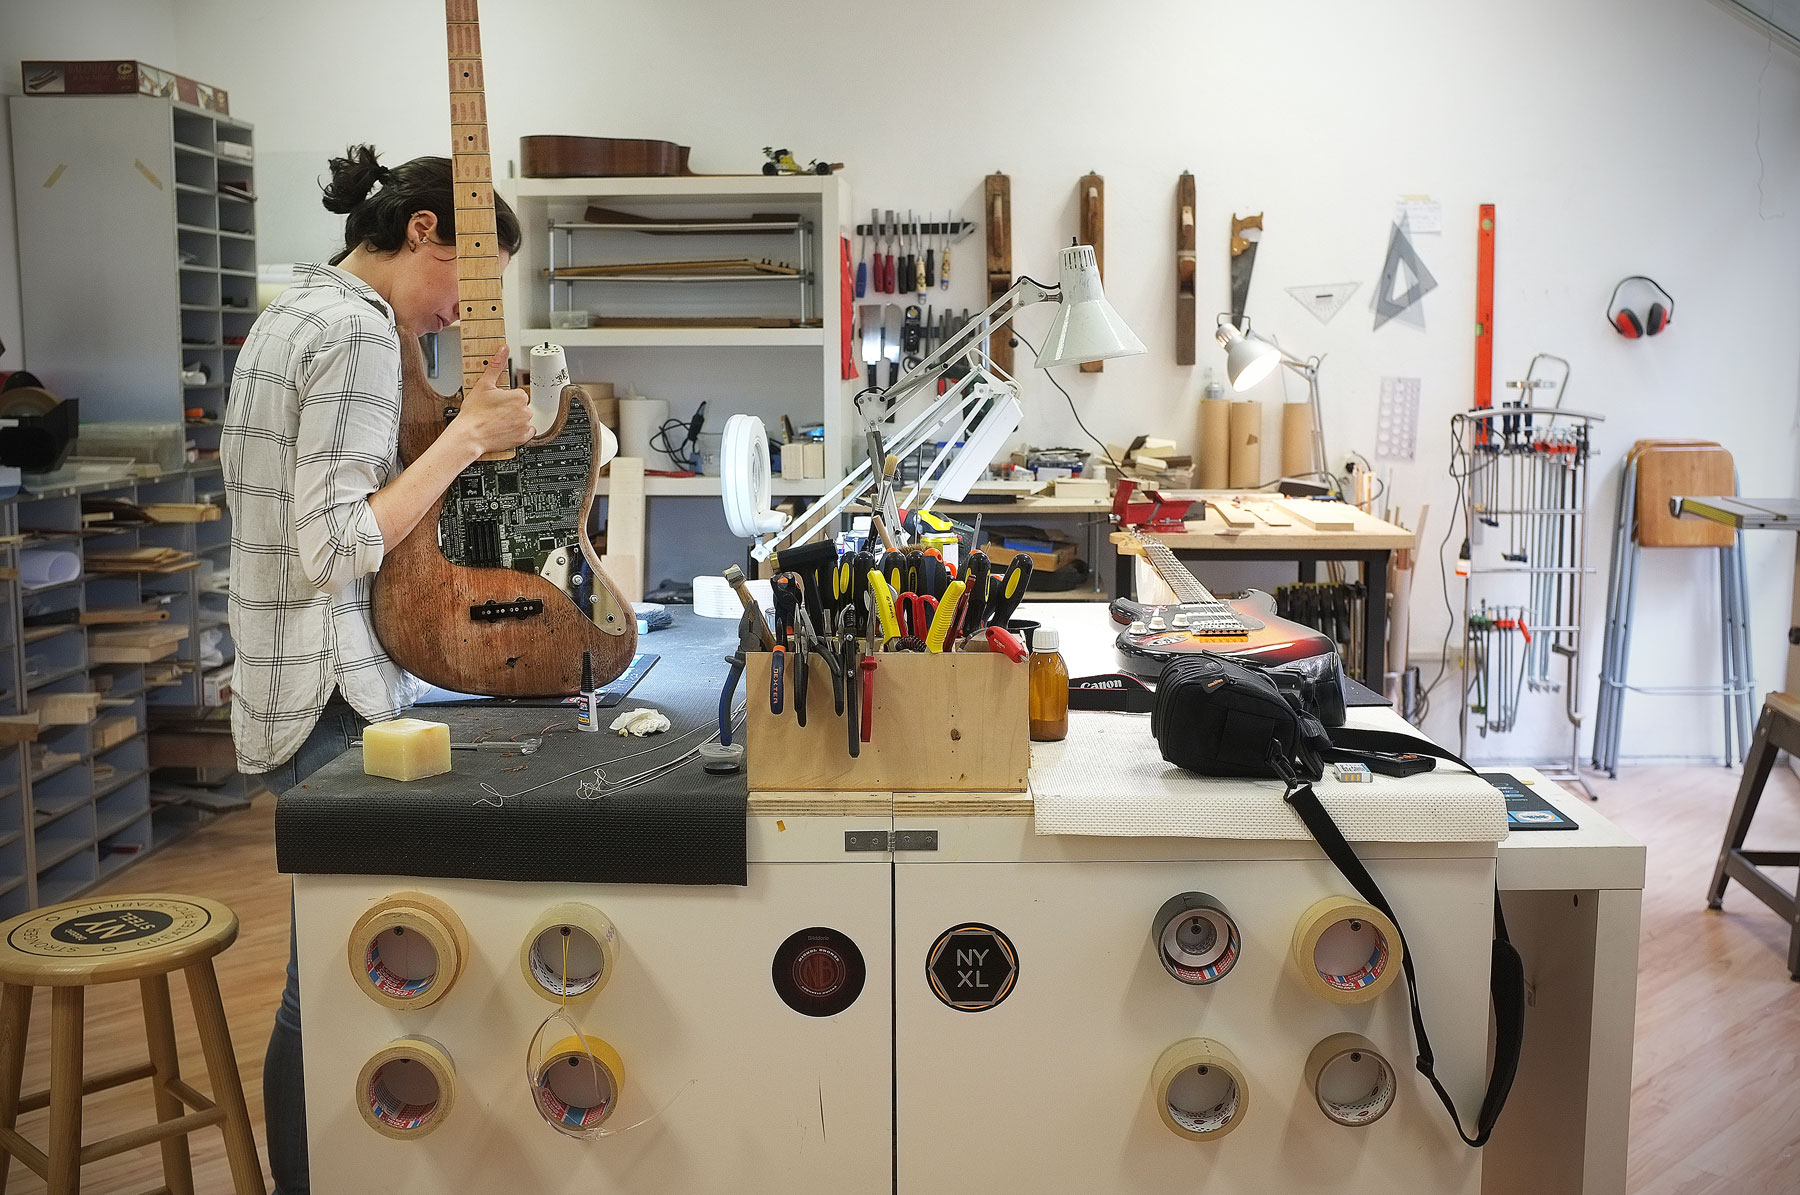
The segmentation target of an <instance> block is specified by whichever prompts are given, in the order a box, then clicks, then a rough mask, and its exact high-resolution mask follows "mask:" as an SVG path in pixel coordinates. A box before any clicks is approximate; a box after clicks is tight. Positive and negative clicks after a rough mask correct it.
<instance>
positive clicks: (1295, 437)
mask: <svg viewBox="0 0 1800 1195" xmlns="http://www.w3.org/2000/svg"><path fill="white" fill-rule="evenodd" d="M1312 430H1313V428H1312V407H1311V405H1309V404H1307V403H1303V402H1290V403H1283V404H1282V405H1281V475H1282V476H1283V477H1302V476H1304V475H1306V474H1308V473H1311V472H1312V471H1313V447H1312Z"/></svg>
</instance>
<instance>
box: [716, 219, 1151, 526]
mask: <svg viewBox="0 0 1800 1195" xmlns="http://www.w3.org/2000/svg"><path fill="white" fill-rule="evenodd" d="M1058 265H1059V274H1060V277H1059V280H1058V284H1057V285H1056V286H1045V285H1044V284H1043V283H1041V282H1036V281H1033V280H1032V279H1030V278H1020V279H1019V280H1018V281H1017V282H1015V283H1013V285H1012V287H1011V289H1009V290H1008V291H1007V292H1006V293H1005V294H1004V295H1001V296H1000V298H999V299H997V300H995V302H994V303H993V304H992V305H991V306H989V307H988V308H987V310H985V311H983V312H982V313H981V314H980V315H978V316H976V317H975V318H974V319H972V320H970V321H969V322H968V323H967V324H965V325H964V326H963V327H962V329H961V330H959V331H958V332H956V333H955V334H954V335H953V336H951V337H950V338H949V339H948V340H946V341H945V342H944V343H943V344H942V345H940V346H939V347H938V349H937V351H936V352H934V353H932V354H931V355H930V356H929V357H927V358H925V359H924V360H923V361H921V362H919V363H918V364H917V365H915V366H913V367H912V368H911V369H908V370H907V371H906V372H905V373H904V374H902V375H900V377H899V378H897V379H895V381H894V384H893V385H891V386H888V387H887V388H886V389H874V388H871V389H869V390H865V391H863V392H862V393H861V394H859V395H857V398H856V406H857V410H858V411H859V412H860V413H861V414H862V416H863V422H864V440H865V443H866V445H867V456H866V459H864V460H863V461H862V462H861V463H860V464H858V465H857V466H856V468H854V469H852V470H851V471H850V473H849V474H848V475H846V476H845V477H844V479H843V480H842V481H840V482H838V483H837V485H835V486H833V487H832V488H831V489H830V490H828V491H826V493H825V494H823V495H822V496H821V497H820V498H819V500H818V501H816V502H814V503H813V504H812V505H811V506H809V507H807V509H806V510H805V512H804V513H802V514H801V515H800V517H799V518H797V519H794V520H793V521H792V522H790V523H786V525H785V526H784V525H782V516H781V515H779V514H777V513H776V512H774V511H771V510H768V509H767V484H768V483H767V477H768V474H767V469H768V465H767V463H766V462H767V456H766V447H765V449H764V455H763V457H762V458H761V469H762V470H763V472H762V473H761V475H760V476H761V484H762V490H761V492H760V493H758V491H757V484H758V476H757V473H756V468H755V466H756V464H757V463H758V462H757V461H756V460H755V459H754V456H755V454H754V453H753V452H752V451H750V450H749V447H748V443H747V441H748V440H750V439H754V438H757V437H761V438H763V439H764V440H765V441H766V436H767V433H766V432H765V431H764V430H763V427H762V420H760V419H758V418H757V417H756V416H754V415H733V416H732V417H731V419H730V421H729V422H728V423H727V424H726V438H727V441H728V443H730V442H733V437H732V433H731V426H732V424H738V425H739V426H740V427H741V428H743V429H744V430H743V431H742V432H741V433H740V435H739V437H738V439H737V440H736V441H735V442H736V443H741V444H744V445H745V449H744V450H743V451H740V452H736V453H733V452H722V453H721V454H720V472H721V488H722V490H723V493H724V495H725V512H726V521H727V523H728V524H729V525H730V527H731V532H732V534H733V535H737V536H740V537H742V538H745V539H755V540H757V543H756V545H755V546H754V547H753V548H751V550H750V554H751V555H752V556H753V557H755V558H756V559H757V560H767V559H768V558H769V557H770V556H771V555H773V554H774V553H775V552H776V551H777V550H778V549H779V548H780V546H781V545H782V544H784V543H795V544H799V543H805V542H807V541H808V540H810V539H812V538H813V537H814V536H815V535H818V534H819V533H821V532H823V531H826V530H827V529H829V528H830V527H831V525H832V523H833V522H834V521H835V520H836V519H837V518H839V517H840V516H841V515H842V514H843V513H844V512H845V511H846V510H848V509H849V508H850V506H851V505H852V504H853V503H855V502H857V501H858V500H860V499H861V498H862V497H863V496H864V495H865V494H867V493H868V492H869V491H870V490H871V489H874V490H875V498H874V499H873V501H872V502H871V506H872V507H873V509H874V510H876V511H877V512H878V513H880V514H881V515H882V516H883V519H884V521H885V522H886V524H887V527H888V530H889V532H890V533H891V534H892V535H894V536H895V537H896V538H897V539H904V533H903V532H902V531H901V528H900V526H899V519H898V513H899V511H898V508H899V503H898V502H897V501H896V500H895V496H894V492H893V488H892V485H891V483H890V480H889V478H888V477H887V476H886V475H885V472H884V469H883V461H884V458H885V457H886V456H888V455H893V456H896V457H898V458H899V459H901V460H905V459H906V458H907V457H908V456H910V455H912V454H913V453H914V452H915V451H917V450H918V448H919V447H920V446H921V445H923V444H926V443H929V442H931V441H932V439H933V438H934V437H939V436H940V435H941V437H942V438H943V439H945V440H946V441H947V443H946V446H945V448H944V449H943V450H940V451H939V452H938V454H937V457H936V458H935V459H934V460H933V461H932V463H931V466H930V468H928V469H927V470H926V471H925V475H924V476H923V477H921V478H920V480H919V482H917V483H915V485H914V486H913V488H912V491H911V492H910V493H909V494H908V500H909V501H910V500H911V498H912V497H914V496H916V495H917V493H918V492H919V490H920V488H921V487H922V486H923V484H924V482H925V481H926V480H929V479H930V478H932V477H934V476H935V477H936V478H937V485H936V486H935V487H934V488H933V490H932V493H931V497H930V498H929V499H928V500H927V501H926V503H925V507H926V508H929V506H930V505H931V503H932V502H935V501H936V500H937V499H938V498H939V497H944V498H948V499H949V500H951V501H959V500H961V499H962V498H963V497H964V496H966V495H967V493H968V488H969V486H970V485H971V484H973V482H974V480H975V478H976V477H977V476H978V475H979V473H980V471H981V469H982V467H984V466H985V465H986V464H987V463H988V462H990V461H992V460H993V458H994V454H995V452H997V451H998V449H999V446H1000V445H1001V444H1002V443H1004V441H1005V439H1006V437H1008V436H1010V435H1011V434H1012V433H1013V431H1014V430H1016V429H1017V428H1018V425H1019V418H1020V416H1021V415H1022V414H1023V407H1021V406H1020V405H1019V397H1018V386H1017V383H1015V382H1014V381H1013V379H1012V378H1010V377H1009V376H1007V374H1006V372H1005V371H1004V370H1002V369H1000V368H999V367H998V366H997V365H995V364H994V363H993V361H992V360H991V359H990V358H989V357H988V354H987V348H986V345H987V343H988V339H989V338H990V337H991V336H993V335H994V334H995V333H996V332H998V331H999V329H1000V327H1001V325H1003V324H1005V323H1006V322H1007V321H1008V320H1010V319H1011V318H1012V317H1013V316H1014V314H1016V313H1017V312H1018V311H1019V309H1020V308H1023V307H1029V306H1030V305H1032V304H1033V303H1057V304H1059V308H1058V310H1057V313H1056V319H1055V321H1054V322H1053V323H1052V324H1051V325H1050V332H1049V335H1048V336H1047V337H1046V338H1045V340H1044V348H1043V350H1042V351H1041V352H1040V353H1039V354H1038V358H1037V366H1038V368H1039V369H1048V368H1050V367H1051V366H1055V365H1075V364H1079V363H1081V362H1084V361H1104V360H1107V359H1108V358H1111V357H1130V356H1137V355H1139V354H1141V353H1143V352H1144V351H1145V350H1144V344H1143V342H1142V341H1141V340H1139V339H1138V338H1137V337H1136V336H1135V335H1133V334H1132V331H1131V329H1130V328H1129V327H1127V326H1126V324H1125V321H1124V320H1123V319H1122V318H1120V316H1119V313H1118V312H1117V311H1115V310H1113V307H1112V304H1110V303H1108V302H1107V301H1106V296H1105V294H1104V293H1103V292H1102V289H1101V285H1100V269H1099V266H1098V265H1097V264H1096V263H1095V261H1094V250H1093V248H1092V247H1091V246H1088V245H1071V246H1070V247H1069V248H1067V249H1064V250H1063V251H1062V255H1061V260H1060V261H1059V263H1058ZM964 359H967V360H968V362H969V365H970V368H969V372H968V374H967V375H966V376H964V377H963V378H962V379H960V380H959V381H956V382H954V383H952V384H951V385H950V387H949V388H948V389H947V390H946V391H945V392H944V393H943V394H938V393H937V389H936V387H937V382H938V379H939V378H942V377H943V376H944V375H945V374H946V373H948V372H949V370H950V368H951V367H952V366H954V365H955V364H956V363H957V362H959V361H962V360H964ZM921 397H929V399H930V401H929V402H928V403H926V404H925V405H924V406H923V407H921V408H919V409H918V410H917V412H916V413H913V412H912V411H911V408H912V406H913V405H914V403H915V400H917V399H919V398H921ZM903 414H910V415H911V418H910V419H909V420H908V422H907V423H906V424H905V426H903V427H901V428H899V430H897V431H895V432H894V433H893V434H892V435H890V436H887V437H886V438H885V439H884V438H883V436H882V435H881V431H880V428H881V424H883V423H886V422H890V421H897V420H898V419H899V418H900V417H901V416H902V415H903ZM740 420H741V421H743V422H742V423H739V421H740ZM959 437H960V438H962V439H963V441H964V444H963V447H962V449H961V450H959V451H954V452H953V451H952V446H953V445H954V444H955V443H956V441H957V439H958V438H959ZM984 453H985V455H983V454H984ZM940 469H941V471H940ZM765 537H766V538H765Z"/></svg>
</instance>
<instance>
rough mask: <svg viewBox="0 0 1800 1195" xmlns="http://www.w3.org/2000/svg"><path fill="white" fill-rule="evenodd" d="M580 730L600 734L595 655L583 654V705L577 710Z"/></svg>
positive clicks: (576, 716)
mask: <svg viewBox="0 0 1800 1195" xmlns="http://www.w3.org/2000/svg"><path fill="white" fill-rule="evenodd" d="M575 726H576V729H578V730H588V731H595V732H598V731H599V729H600V693H599V691H598V690H597V689H595V688H594V653H593V652H591V651H584V652H582V653H581V704H580V705H579V706H577V707H576V709H575Z"/></svg>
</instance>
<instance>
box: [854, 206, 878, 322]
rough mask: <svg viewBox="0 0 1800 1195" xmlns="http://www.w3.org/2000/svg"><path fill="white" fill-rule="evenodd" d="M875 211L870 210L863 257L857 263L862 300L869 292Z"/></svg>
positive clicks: (863, 239) (857, 284) (857, 295)
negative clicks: (870, 248) (870, 241)
mask: <svg viewBox="0 0 1800 1195" xmlns="http://www.w3.org/2000/svg"><path fill="white" fill-rule="evenodd" d="M875 214H876V213H875V209H874V208H870V209H869V223H868V230H867V231H866V232H864V233H863V238H862V257H861V260H859V261H858V262H857V263H856V297H857V298H859V299H860V298H862V297H863V295H865V294H867V293H868V290H869V238H870V237H872V236H874V235H875Z"/></svg>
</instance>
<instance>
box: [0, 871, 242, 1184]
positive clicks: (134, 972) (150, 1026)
mask: <svg viewBox="0 0 1800 1195" xmlns="http://www.w3.org/2000/svg"><path fill="white" fill-rule="evenodd" d="M237 931H238V923H237V915H236V914H234V913H233V912H232V911H231V910H230V909H228V908H226V907H225V906H224V905H222V904H219V903H218V902H217V901H212V900H206V899H203V898H201V897H195V896H120V897H113V898H110V899H100V900H78V901H70V902H69V903H67V904H60V905H52V906H50V907H49V908H43V909H38V910H35V911H34V912H30V913H25V914H23V915H21V916H18V917H14V918H13V919H12V920H11V921H8V922H6V923H5V924H4V925H0V983H4V984H5V988H4V991H3V992H0V1195H4V1192H5V1190H6V1179H7V1172H8V1171H9V1170H11V1168H12V1159H13V1158H18V1159H19V1160H20V1161H21V1162H23V1163H25V1165H26V1166H28V1167H30V1168H31V1169H32V1170H33V1171H35V1172H36V1173H37V1174H38V1176H39V1177H41V1178H42V1179H43V1180H44V1181H45V1183H46V1184H48V1186H49V1190H50V1195H74V1193H75V1192H77V1191H79V1190H80V1189H81V1167H82V1166H85V1165H87V1164H88V1163H89V1162H95V1161H99V1160H100V1159H101V1158H109V1157H111V1156H113V1155H114V1154H118V1153H124V1152H125V1151H126V1150H131V1149H137V1148H139V1147H140V1146H144V1145H148V1144H150V1143H151V1142H153V1141H156V1142H161V1144H162V1162H163V1187H162V1190H163V1191H164V1192H167V1193H168V1195H194V1173H193V1167H192V1165H191V1164H190V1162H189V1160H188V1145H187V1134H189V1133H191V1132H193V1131H194V1130H195V1129H199V1128H204V1127H206V1126H208V1125H215V1124H216V1125H219V1126H220V1128H221V1129H222V1130H223V1131H224V1134H225V1153H226V1156H227V1157H228V1158H229V1159H230V1162H231V1179H232V1189H233V1190H234V1191H235V1192H236V1195H263V1181H262V1163H261V1162H259V1161H258V1160H257V1157H256V1140H255V1138H254V1137H252V1136H251V1132H250V1114H249V1112H248V1111H246V1110H245V1107H244V1088H243V1085H242V1083H241V1082H240V1081H239V1079H238V1070H237V1058H236V1056H235V1055H234V1054H233V1053H232V1050H231V1031H230V1029H229V1028H228V1027H227V1025H226V1023H225V1008H224V1006H223V1005H222V1004H221V1003H220V1001H219V980H218V977H217V976H216V975H215V974H214V973H213V964H212V960H213V956H214V955H216V954H218V953H219V952H221V951H223V950H224V949H225V948H226V947H227V946H230V945H231V944H232V943H233V942H234V941H236V940H237ZM177 970H179V971H181V972H182V973H183V974H184V975H185V976H186V977H187V984H188V994H189V996H190V997H191V998H192V1000H193V1005H194V1020H195V1021H196V1022H197V1023H198V1025H199V1028H200V1045H201V1048H202V1050H203V1051H204V1052H205V1054H206V1070H207V1074H208V1076H209V1078H210V1079H211V1080H212V1086H213V1099H210V1100H209V1099H207V1098H206V1097H205V1096H203V1095H201V1094H200V1093H199V1092H198V1091H196V1090H194V1088H192V1087H190V1086H189V1085H188V1084H187V1083H185V1082H183V1081H182V1078H181V1070H180V1064H179V1057H178V1055H177V1053H176V1049H175V1022H174V1018H173V1015H172V1014H171V1012H170V1009H169V972H171V971H177ZM127 979H135V980H137V981H138V985H139V987H140V988H141V989H142V993H143V1002H144V1029H145V1033H146V1036H147V1037H148V1038H149V1045H150V1061H148V1062H145V1063H140V1064H138V1065H136V1066H127V1067H121V1068H119V1069H117V1070H112V1071H107V1072H105V1073H104V1074H99V1075H92V1076H88V1075H84V1074H82V1069H81V1054H82V1028H83V1026H82V1005H83V998H84V996H85V995H86V991H87V988H89V987H90V986H94V985H97V984H103V983H117V982H120V981H123V980H127ZM34 987H47V988H50V989H51V1002H50V1087H49V1089H48V1090H46V1091H41V1092H38V1093H37V1094H35V1095H28V1096H25V1097H23V1098H20V1095H19V1082H20V1079H21V1077H22V1074H23V1072H24V1066H25V1035H26V1031H27V1029H28V1028H29V1027H30V1023H31V990H32V988H34ZM138 1079H149V1080H150V1082H151V1093H152V1095H153V1096H154V1098H155V1102H156V1123H155V1124H152V1125H147V1126H145V1127H144V1128H139V1129H132V1130H130V1131H129V1132H125V1133H120V1134H118V1135H116V1136H113V1137H108V1138H106V1139H105V1140H104V1141H96V1142H94V1143H93V1144H92V1145H86V1146H84V1145H82V1143H81V1100H82V1097H83V1096H85V1095H87V1094H89V1093H91V1092H95V1091H105V1090H106V1089H108V1088H111V1087H118V1086H120V1085H121V1084H124V1083H130V1082H133V1081H135V1080H138ZM215 1101H216V1102H215ZM183 1105H185V1106H186V1107H188V1108H191V1109H193V1111H191V1112H185V1113H184V1112H183ZM44 1107H48V1108H49V1109H50V1151H49V1154H48V1155H46V1154H45V1153H44V1151H42V1150H40V1149H38V1148H37V1147H36V1146H35V1145H33V1144H31V1143H30V1142H29V1141H27V1140H25V1138H24V1137H22V1136H20V1135H19V1133H18V1132H17V1131H16V1129H15V1127H14V1126H15V1125H16V1124H17V1121H18V1117H19V1113H20V1112H31V1111H35V1110H36V1109H38V1108H44Z"/></svg>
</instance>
